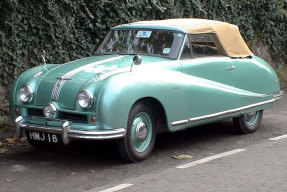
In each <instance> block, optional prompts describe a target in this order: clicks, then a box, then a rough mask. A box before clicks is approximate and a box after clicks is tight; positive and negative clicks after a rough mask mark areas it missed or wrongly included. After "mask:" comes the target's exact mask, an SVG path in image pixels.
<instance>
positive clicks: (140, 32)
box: [136, 31, 152, 38]
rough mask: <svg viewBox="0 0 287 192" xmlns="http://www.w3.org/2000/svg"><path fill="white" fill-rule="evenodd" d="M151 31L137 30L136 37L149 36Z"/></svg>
mask: <svg viewBox="0 0 287 192" xmlns="http://www.w3.org/2000/svg"><path fill="white" fill-rule="evenodd" d="M151 32H152V31H138V33H137V36H136V37H138V38H149V37H150V35H151Z"/></svg>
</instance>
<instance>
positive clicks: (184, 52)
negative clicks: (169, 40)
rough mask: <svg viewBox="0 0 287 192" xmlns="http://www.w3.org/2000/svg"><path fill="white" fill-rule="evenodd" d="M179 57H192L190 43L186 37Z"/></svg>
mask: <svg viewBox="0 0 287 192" xmlns="http://www.w3.org/2000/svg"><path fill="white" fill-rule="evenodd" d="M180 59H192V54H191V49H190V43H189V41H188V39H186V40H185V43H184V47H183V50H182V53H181V57H180Z"/></svg>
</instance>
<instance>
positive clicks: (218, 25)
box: [130, 18, 254, 57]
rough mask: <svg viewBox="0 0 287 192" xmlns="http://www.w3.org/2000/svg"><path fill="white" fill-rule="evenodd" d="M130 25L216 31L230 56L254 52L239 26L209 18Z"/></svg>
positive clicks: (143, 22)
mask: <svg viewBox="0 0 287 192" xmlns="http://www.w3.org/2000/svg"><path fill="white" fill-rule="evenodd" d="M130 25H161V26H171V27H172V26H174V27H179V28H183V29H185V30H186V31H187V32H188V33H190V34H199V33H215V34H216V36H217V37H218V40H219V41H220V42H221V45H222V46H223V49H224V50H225V52H226V54H227V55H228V56H230V57H247V56H253V55H254V54H253V53H252V52H251V51H250V49H249V48H248V46H247V45H246V43H245V41H244V39H243V38H242V36H241V34H240V31H239V28H238V27H237V26H236V25H233V24H230V23H226V22H221V21H214V20H207V19H191V18H182V19H166V20H154V21H138V22H134V23H130Z"/></svg>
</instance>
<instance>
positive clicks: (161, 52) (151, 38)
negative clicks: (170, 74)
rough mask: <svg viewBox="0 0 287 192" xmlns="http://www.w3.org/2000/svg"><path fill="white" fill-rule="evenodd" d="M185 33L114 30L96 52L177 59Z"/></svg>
mask: <svg viewBox="0 0 287 192" xmlns="http://www.w3.org/2000/svg"><path fill="white" fill-rule="evenodd" d="M183 39H184V34H183V33H180V32H175V31H163V30H150V29H145V30H143V29H135V30H130V29H129V30H112V31H111V32H110V33H109V34H108V36H107V37H106V38H105V40H104V42H103V43H102V45H101V46H100V47H99V49H98V50H97V52H96V54H100V55H101V54H124V55H126V54H127V55H130V54H139V55H151V56H158V57H166V58H171V59H176V58H177V56H178V52H179V50H180V47H181V44H182V41H183Z"/></svg>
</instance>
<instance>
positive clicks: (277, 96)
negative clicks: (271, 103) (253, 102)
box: [273, 91, 284, 101]
mask: <svg viewBox="0 0 287 192" xmlns="http://www.w3.org/2000/svg"><path fill="white" fill-rule="evenodd" d="M283 95H284V91H280V92H279V93H277V94H274V95H273V98H274V100H275V101H277V100H279V99H282V97H283Z"/></svg>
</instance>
